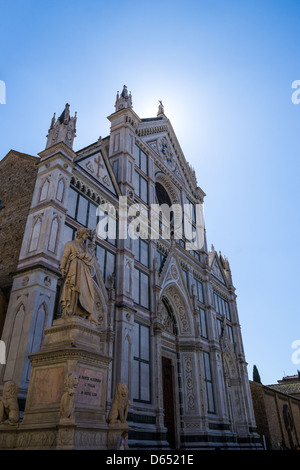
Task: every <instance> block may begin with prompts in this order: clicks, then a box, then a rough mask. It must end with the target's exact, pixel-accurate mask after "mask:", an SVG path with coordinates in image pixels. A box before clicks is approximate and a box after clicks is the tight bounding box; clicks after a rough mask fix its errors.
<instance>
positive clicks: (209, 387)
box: [202, 351, 215, 413]
mask: <svg viewBox="0 0 300 470" xmlns="http://www.w3.org/2000/svg"><path fill="white" fill-rule="evenodd" d="M202 354H203V366H204V383H205V389H206V399H207V411H208V413H215V401H214V393H213V382H212V375H211V367H210V356H209V353H208V352H206V351H203V353H202Z"/></svg>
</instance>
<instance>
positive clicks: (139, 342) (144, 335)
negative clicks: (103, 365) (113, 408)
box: [133, 322, 151, 403]
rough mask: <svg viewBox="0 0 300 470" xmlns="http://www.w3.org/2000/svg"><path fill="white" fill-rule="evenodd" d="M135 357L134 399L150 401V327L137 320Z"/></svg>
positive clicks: (134, 340) (144, 401)
mask: <svg viewBox="0 0 300 470" xmlns="http://www.w3.org/2000/svg"><path fill="white" fill-rule="evenodd" d="M133 344H134V357H133V374H134V381H133V400H134V401H138V402H143V403H150V400H151V394H150V329H149V327H148V326H146V325H143V324H141V323H138V322H135V328H134V338H133Z"/></svg>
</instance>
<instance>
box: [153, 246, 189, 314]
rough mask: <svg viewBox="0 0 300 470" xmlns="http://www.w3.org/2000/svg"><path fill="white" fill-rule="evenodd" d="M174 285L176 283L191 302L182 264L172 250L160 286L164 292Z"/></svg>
mask: <svg viewBox="0 0 300 470" xmlns="http://www.w3.org/2000/svg"><path fill="white" fill-rule="evenodd" d="M172 283H176V285H177V286H178V287H180V290H181V291H182V292H183V293H184V294H185V296H186V297H187V298H188V299H189V301H190V298H191V296H190V293H189V291H188V288H187V285H186V282H185V279H184V277H183V273H182V269H181V266H180V263H179V262H178V259H177V256H176V254H175V253H174V252H173V250H172V249H171V250H170V252H169V254H168V256H167V259H166V260H165V262H164V266H163V268H162V271H161V273H160V276H159V286H160V287H161V289H162V292H163V291H164V289H165V288H166V287H167V286H168V285H169V284H172ZM191 308H192V304H191Z"/></svg>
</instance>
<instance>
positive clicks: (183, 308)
mask: <svg viewBox="0 0 300 470" xmlns="http://www.w3.org/2000/svg"><path fill="white" fill-rule="evenodd" d="M166 299H167V302H168V305H169V306H171V307H172V311H173V313H174V317H175V319H176V323H177V325H178V334H180V335H194V334H195V332H194V322H193V317H192V315H193V313H192V310H191V308H190V306H189V304H188V302H187V300H186V298H185V297H184V296H183V294H182V291H181V290H180V289H179V288H178V285H177V283H176V282H175V281H174V282H171V283H170V284H168V285H167V286H166V287H165V289H164V290H162V292H161V294H160V298H159V302H160V307H161V305H162V304H161V302H162V301H163V300H164V303H165V302H166Z"/></svg>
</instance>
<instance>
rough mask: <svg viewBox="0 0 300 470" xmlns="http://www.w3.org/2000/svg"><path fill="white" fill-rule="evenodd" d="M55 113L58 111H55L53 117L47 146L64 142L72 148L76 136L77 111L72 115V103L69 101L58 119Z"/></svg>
mask: <svg viewBox="0 0 300 470" xmlns="http://www.w3.org/2000/svg"><path fill="white" fill-rule="evenodd" d="M55 115H56V113H54V115H53V118H52V119H51V124H50V128H49V131H48V135H47V143H46V148H48V147H52V145H54V144H57V143H58V142H64V143H65V144H66V145H67V146H68V147H70V148H71V149H72V148H73V142H74V138H75V137H76V121H77V113H75V116H73V117H71V116H70V105H69V103H67V104H66V106H65V109H64V110H63V112H62V113H61V115H60V116H59V118H58V119H56V118H55Z"/></svg>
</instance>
